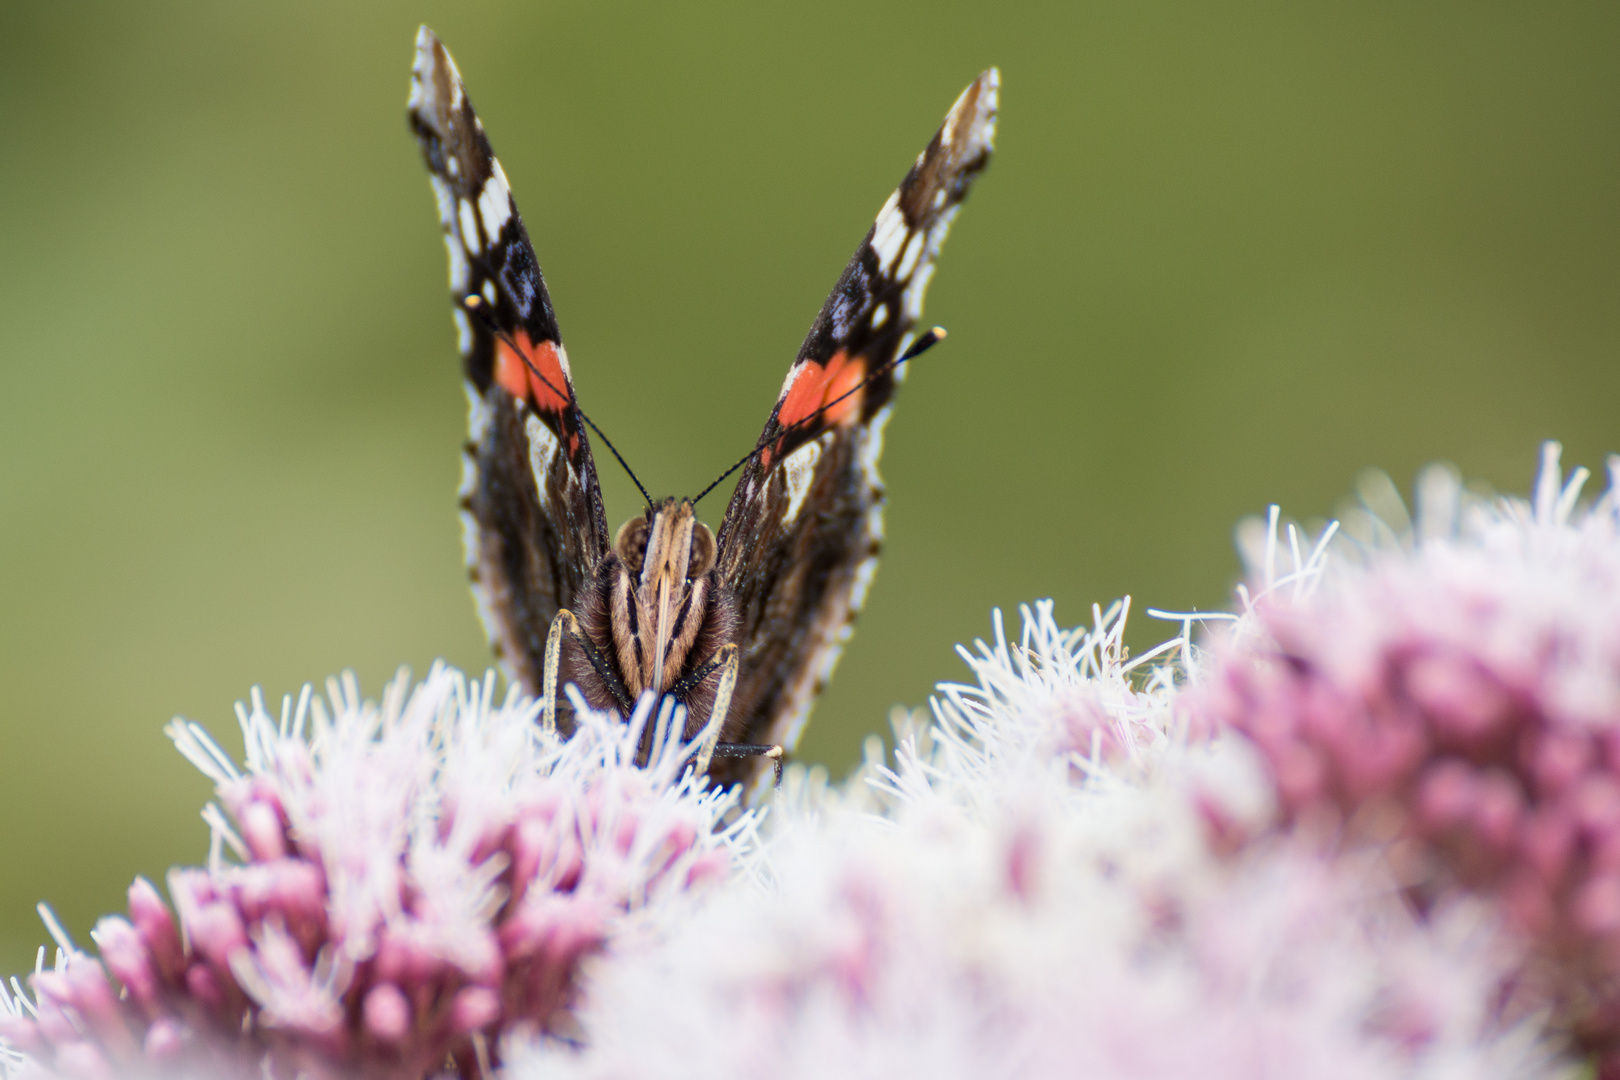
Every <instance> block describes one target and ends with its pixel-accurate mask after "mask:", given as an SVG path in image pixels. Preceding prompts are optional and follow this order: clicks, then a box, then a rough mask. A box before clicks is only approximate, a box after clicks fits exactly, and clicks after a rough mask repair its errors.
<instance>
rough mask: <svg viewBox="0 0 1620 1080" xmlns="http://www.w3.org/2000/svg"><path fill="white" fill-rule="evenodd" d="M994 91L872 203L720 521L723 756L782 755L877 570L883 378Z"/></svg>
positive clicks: (979, 139)
mask: <svg viewBox="0 0 1620 1080" xmlns="http://www.w3.org/2000/svg"><path fill="white" fill-rule="evenodd" d="M998 86H999V77H998V75H997V73H996V70H995V69H994V68H992V69H990V70H989V71H986V72H985V73H984V74H983V75H980V76H979V78H978V79H977V80H975V81H974V83H973V85H971V86H969V87H968V88H967V89H966V90H965V91H963V92H962V96H961V97H960V98H958V99H957V101H956V104H955V106H953V107H952V109H951V111H950V114H949V115H948V116H946V118H945V123H944V125H943V126H942V127H941V128H940V129H939V133H938V134H936V135H935V136H934V138H933V140H932V141H931V142H930V143H929V144H928V147H927V149H925V150H924V151H923V152H922V154H921V155H919V156H918V158H917V161H916V164H915V165H913V166H912V168H911V171H910V172H909V173H907V174H906V178H905V180H903V181H902V182H901V184H900V187H899V188H897V189H896V190H895V192H894V194H893V195H891V196H889V201H888V202H886V203H884V204H883V209H882V210H881V211H880V212H879V213H878V216H877V221H876V222H875V223H874V224H873V226H872V228H871V230H870V231H868V232H867V234H866V239H865V240H864V241H862V242H861V246H860V247H859V248H858V249H857V250H856V252H855V256H854V258H852V259H850V261H849V265H848V266H847V267H845V269H844V274H843V276H842V277H841V278H839V279H838V284H837V285H836V286H835V287H834V288H833V291H832V295H831V296H829V297H828V298H827V302H826V304H825V305H824V306H823V307H822V309H821V313H820V314H819V315H817V316H816V321H815V323H814V324H813V325H812V326H811V328H810V334H809V336H808V337H806V338H805V340H804V344H803V345H802V346H801V347H800V349H799V355H798V358H797V359H796V360H795V361H794V363H793V367H792V368H791V369H790V370H789V371H788V376H787V381H786V382H784V383H783V384H782V393H781V396H780V397H778V398H777V402H776V407H775V408H774V409H772V410H771V415H770V419H769V420H767V421H766V424H765V431H764V433H763V434H762V435H761V436H760V442H759V447H760V449H759V452H758V454H757V455H756V456H755V458H754V459H753V460H752V461H750V462H749V464H748V465H747V466H745V467H744V470H743V474H742V478H741V479H740V480H739V481H738V482H737V490H736V493H735V494H734V495H733V496H732V499H731V504H730V505H729V506H728V507H727V508H726V515H725V518H724V520H723V521H722V522H721V525H720V535H719V538H718V544H719V559H718V563H717V569H718V573H719V575H720V579H721V582H722V584H723V585H724V586H725V587H726V588H727V589H728V590H729V591H730V592H731V594H732V596H733V597H734V599H735V601H736V604H737V613H738V617H739V626H738V633H737V639H736V640H737V641H738V643H739V645H740V646H741V650H742V655H741V667H740V671H739V678H738V682H737V689H736V694H735V696H734V697H733V699H732V705H731V716H732V719H731V720H729V721H728V722H727V724H726V731H725V733H724V736H723V737H724V738H725V739H726V740H727V741H730V742H749V743H776V744H781V745H783V746H787V747H789V748H791V747H792V745H793V744H794V743H795V742H796V741H797V739H798V734H799V730H800V728H801V727H802V726H803V723H804V719H805V717H806V716H807V715H808V713H809V710H810V704H811V702H812V700H813V699H814V698H815V696H816V694H817V693H819V692H820V690H821V687H822V685H823V684H824V683H825V682H826V679H827V676H828V675H830V674H831V672H832V667H833V664H834V663H835V662H836V660H837V657H838V651H839V649H840V648H841V647H842V645H843V642H844V640H845V639H846V638H847V637H848V636H849V632H850V628H851V625H852V623H853V621H854V618H855V615H856V613H857V611H858V610H859V609H860V606H861V602H862V600H863V599H864V597H865V593H866V588H867V585H868V584H869V583H870V582H871V579H872V574H873V572H874V571H875V570H876V569H877V555H878V548H879V546H880V544H881V541H882V536H883V485H882V482H881V480H880V479H879V477H878V473H877V458H878V452H879V450H880V449H881V447H882V440H883V425H884V423H885V421H886V420H887V419H888V415H889V401H890V398H891V397H892V396H893V394H894V389H895V385H896V383H897V382H898V381H899V379H900V377H901V376H902V375H903V371H902V370H901V369H898V368H890V367H888V366H887V365H890V364H891V363H892V362H893V361H894V360H895V359H896V358H897V357H899V356H901V355H902V354H903V350H905V349H906V348H907V347H908V346H909V345H910V344H911V342H912V341H913V340H914V338H915V336H916V326H917V321H918V319H919V318H921V316H922V302H923V292H924V290H925V289H926V288H927V286H928V279H929V276H930V275H931V274H932V273H933V270H934V260H935V258H936V257H937V256H938V254H939V249H940V245H941V244H942V243H943V242H944V240H945V233H946V231H947V230H948V229H949V228H950V224H951V219H952V218H954V217H955V216H956V210H957V207H958V205H959V204H960V203H961V201H962V200H963V198H965V197H966V196H967V192H968V188H969V186H970V185H971V184H972V182H973V179H974V177H976V176H977V175H978V174H979V172H980V170H982V169H983V168H984V166H985V164H986V163H987V162H988V161H989V159H990V151H991V144H992V141H993V139H994V136H995V125H996V95H997V89H998ZM863 381H864V385H862V384H863ZM857 387H859V389H856V388H857ZM852 390H853V391H854V392H853V393H850V391H852ZM845 395H848V396H845ZM840 399H842V400H840ZM756 765H757V759H751V758H742V759H733V760H732V761H722V762H717V763H716V766H715V770H714V771H715V772H716V773H720V772H722V771H725V770H726V769H729V770H731V772H730V773H728V774H727V775H726V776H725V777H723V779H727V780H730V779H743V778H745V777H746V775H747V773H748V772H749V771H750V770H751V769H752V768H753V767H755V766H756Z"/></svg>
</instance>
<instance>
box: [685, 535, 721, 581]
mask: <svg viewBox="0 0 1620 1080" xmlns="http://www.w3.org/2000/svg"><path fill="white" fill-rule="evenodd" d="M714 555H715V550H714V533H712V532H710V531H709V527H708V526H707V525H705V524H703V522H701V521H694V522H692V561H691V562H690V563H688V564H687V567H686V576H687V578H688V580H695V579H697V578H700V577H702V576H703V575H704V574H707V573H708V572H709V571H710V570H712V569H713V568H714Z"/></svg>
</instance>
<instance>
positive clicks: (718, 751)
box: [714, 742, 787, 784]
mask: <svg viewBox="0 0 1620 1080" xmlns="http://www.w3.org/2000/svg"><path fill="white" fill-rule="evenodd" d="M786 753H787V751H785V750H783V749H782V747H780V746H760V745H758V744H756V743H736V742H723V743H716V744H715V747H714V756H715V757H763V758H769V759H770V762H771V768H772V771H774V772H775V774H776V782H777V783H778V784H780V783H781V782H782V758H783V757H784V756H786Z"/></svg>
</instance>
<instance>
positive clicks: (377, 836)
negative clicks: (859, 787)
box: [0, 669, 730, 1077]
mask: <svg viewBox="0 0 1620 1080" xmlns="http://www.w3.org/2000/svg"><path fill="white" fill-rule="evenodd" d="M481 689H482V691H483V692H482V694H480V692H479V691H480V688H479V687H472V688H470V689H469V688H468V687H467V686H466V685H465V684H464V683H462V682H461V680H460V677H459V676H457V675H455V674H454V673H452V672H448V671H446V670H444V669H436V670H435V671H434V672H433V673H432V674H431V675H430V676H429V678H428V679H427V680H426V682H424V683H423V684H422V685H421V686H420V687H418V688H416V690H415V691H414V692H412V693H411V694H410V695H409V696H408V697H407V696H406V695H405V693H404V686H403V683H402V682H401V683H396V684H395V686H394V687H392V688H391V690H390V696H389V698H388V699H387V700H385V703H384V707H383V708H382V709H381V710H378V709H376V708H375V707H372V706H370V705H369V704H367V703H364V702H362V701H360V699H359V695H358V693H357V692H356V691H355V690H354V688H353V687H352V685H350V686H343V685H338V686H334V688H333V706H334V711H335V713H336V716H335V718H333V719H323V718H319V717H318V718H317V719H318V723H317V724H316V725H315V726H316V728H317V730H316V732H315V733H314V734H313V735H312V736H311V737H310V738H308V739H306V738H304V737H302V735H301V734H300V733H299V732H298V731H296V730H289V728H292V729H297V728H301V727H302V726H303V725H302V722H301V721H300V722H296V723H294V724H291V725H289V724H288V723H287V722H286V719H285V718H284V719H283V722H282V723H281V724H280V725H279V729H277V726H276V725H273V724H271V723H270V722H269V720H268V718H267V717H265V716H264V715H263V710H262V707H260V705H259V703H258V702H257V700H256V701H255V706H256V708H255V710H254V713H253V715H251V716H247V715H246V714H244V731H245V733H246V734H247V736H248V743H249V747H250V751H249V766H250V768H249V771H248V772H247V773H245V774H242V773H236V774H234V775H233V770H228V769H227V768H226V767H225V762H224V757H223V752H221V751H219V750H218V747H217V746H214V745H213V744H212V743H211V741H207V742H205V741H202V740H203V737H202V736H201V735H200V733H199V732H198V731H197V729H195V728H192V727H189V726H187V725H181V726H179V727H178V728H177V729H175V733H176V735H177V740H178V741H180V742H181V745H182V749H183V750H185V751H186V752H187V753H188V756H191V757H193V759H194V760H198V759H201V760H202V761H204V762H205V763H207V764H208V765H209V766H211V767H212V771H213V772H214V774H215V775H216V779H217V780H218V781H219V784H218V789H217V790H218V794H219V797H220V803H221V806H222V807H223V815H221V814H219V813H214V814H213V815H212V817H213V824H214V829H215V836H216V839H217V840H219V841H220V842H222V843H225V844H228V845H229V846H231V847H232V848H234V849H236V852H237V854H238V855H239V860H238V861H234V862H228V861H226V860H224V859H223V858H219V857H216V858H215V859H213V860H211V865H210V866H209V867H208V868H206V869H202V868H193V869H182V870H176V871H174V872H172V873H171V875H170V877H169V893H170V896H171V897H172V899H173V904H174V907H173V911H171V910H170V908H169V907H168V906H167V905H165V904H164V902H163V900H162V898H161V897H160V896H159V894H158V891H157V889H155V888H154V887H153V886H152V884H151V883H150V882H148V881H146V880H145V879H137V880H136V882H135V884H134V885H133V886H132V887H131V889H130V892H129V918H128V919H123V918H118V917H108V918H104V919H102V920H101V922H100V923H99V925H98V926H97V927H96V929H95V931H94V935H93V936H94V939H95V941H96V943H97V945H98V946H99V949H100V955H101V963H100V964H98V963H97V962H96V961H95V960H93V959H91V958H90V957H89V956H87V955H85V954H83V953H79V952H77V951H74V950H72V949H71V945H70V944H69V947H68V948H67V949H66V950H65V955H64V956H63V957H62V959H61V960H60V961H59V962H58V964H57V967H56V969H55V970H45V971H40V972H37V973H36V974H35V975H34V976H33V978H32V989H33V991H34V998H35V1000H34V1001H33V1002H32V1003H31V1004H27V1005H26V1007H23V1008H20V1009H17V1010H16V1011H15V1012H14V1013H13V1015H11V1016H10V1017H8V1018H6V1019H5V1020H4V1021H3V1022H0V1034H3V1036H4V1037H5V1039H6V1040H8V1041H9V1042H10V1043H11V1044H12V1046H13V1047H14V1048H15V1049H18V1050H21V1051H23V1052H24V1053H26V1054H28V1055H29V1056H31V1057H32V1058H34V1059H35V1060H36V1061H38V1062H39V1063H41V1064H44V1065H46V1066H47V1067H49V1068H51V1069H53V1070H54V1071H56V1072H58V1073H64V1074H72V1075H78V1076H91V1077H99V1076H105V1075H108V1074H109V1073H110V1072H115V1071H116V1072H127V1071H130V1070H142V1069H158V1068H161V1069H162V1071H163V1072H164V1073H165V1075H173V1074H181V1075H207V1076H213V1077H218V1076H230V1075H243V1076H246V1075H254V1076H267V1077H281V1076H286V1077H292V1076H300V1075H301V1076H314V1077H323V1076H373V1077H420V1076H426V1075H429V1074H433V1073H437V1072H440V1071H445V1070H448V1071H450V1072H458V1073H460V1074H461V1075H464V1076H469V1077H470V1076H473V1075H478V1074H480V1073H482V1072H486V1071H487V1069H488V1068H489V1066H490V1064H491V1062H492V1060H494V1059H496V1058H498V1054H499V1050H500V1041H501V1039H502V1038H504V1037H505V1036H507V1035H509V1034H512V1033H516V1032H521V1033H525V1034H527V1035H531V1036H532V1035H537V1034H544V1033H548V1032H549V1033H559V1032H560V1033H563V1034H567V1033H569V1032H570V1031H571V1026H570V1025H571V1021H570V1019H569V1012H568V1010H569V1007H570V1005H571V1004H572V1002H573V997H574V994H575V991H576V985H577V980H578V975H579V967H580V962H581V960H582V959H583V958H585V957H587V956H589V955H591V954H593V953H596V952H598V951H600V950H602V949H603V948H604V947H605V946H606V945H607V944H608V943H609V942H610V940H611V939H612V938H613V937H614V935H615V934H618V933H623V932H625V931H626V929H627V927H628V926H629V925H630V922H632V921H633V918H634V915H635V913H637V912H638V911H641V910H643V909H646V908H648V907H649V906H654V905H657V904H658V903H660V902H667V901H668V900H670V899H672V898H678V897H679V896H680V895H681V894H683V893H685V892H687V891H688V890H689V889H691V887H692V886H694V885H695V884H697V883H699V882H702V881H705V880H708V879H712V878H716V877H723V876H724V875H725V874H726V872H727V871H728V869H729V866H730V859H729V857H728V854H727V852H726V850H725V845H726V842H727V840H726V837H727V835H728V834H727V833H726V832H725V831H724V830H721V831H718V832H717V831H716V828H715V826H716V823H717V821H718V816H717V815H719V814H720V813H721V812H723V811H724V810H725V809H726V807H727V806H728V805H729V802H728V800H726V799H725V798H724V797H721V796H716V795H711V794H708V793H706V792H704V791H703V790H702V788H701V784H700V783H699V782H696V781H693V780H692V779H691V777H690V774H689V773H688V774H687V775H686V777H685V778H684V779H682V778H681V773H680V771H679V769H680V766H681V764H682V760H681V758H680V757H679V756H678V755H676V754H672V753H667V754H665V755H663V758H662V760H661V761H660V762H655V764H654V767H652V768H649V769H639V768H637V767H636V766H635V764H634V754H635V749H636V744H635V743H634V742H633V741H632V739H631V736H632V734H633V731H632V725H626V724H624V723H622V722H619V721H617V720H616V719H612V720H609V719H606V718H600V719H592V718H590V717H589V716H588V715H587V716H586V721H585V723H583V724H582V725H581V727H580V731H579V734H578V736H577V737H576V738H575V739H574V740H573V741H571V742H569V743H566V744H559V743H558V742H557V741H556V740H555V738H551V737H547V736H544V735H542V734H541V733H540V732H539V730H538V728H537V727H536V725H535V723H534V718H533V709H532V708H526V707H522V703H519V702H517V701H516V699H511V700H509V701H508V702H507V704H506V706H504V707H492V706H491V705H490V703H489V700H488V693H489V689H490V686H489V684H487V683H486V684H485V685H484V686H483V687H482V688H481ZM301 711H302V709H301ZM319 711H320V710H317V712H319ZM255 766H256V767H255ZM103 964H104V965H105V971H104V970H103V967H102V965H103ZM109 976H110V978H109ZM13 1004H24V1003H22V1002H14V1003H13Z"/></svg>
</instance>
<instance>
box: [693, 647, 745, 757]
mask: <svg viewBox="0 0 1620 1080" xmlns="http://www.w3.org/2000/svg"><path fill="white" fill-rule="evenodd" d="M715 665H718V666H719V668H720V685H719V686H718V687H716V688H715V692H714V708H713V709H712V710H710V712H709V722H708V723H707V724H705V725H704V727H703V731H702V732H701V733H700V734H699V735H698V739H699V743H698V756H697V771H698V773H699V774H702V773H706V772H708V771H709V759H711V758H712V757H714V748H715V747H716V746H718V745H720V729H721V728H722V727H724V726H725V723H726V713H728V712H730V711H731V694H732V692H733V691H734V690H736V689H737V646H736V645H727V646H725V647H724V648H722V649H721V650H720V655H719V657H718V658H717V659H716V660H715V661H714V663H712V664H706V665H704V666H705V668H713V667H714V666H715ZM706 675H707V672H706V671H705V676H706Z"/></svg>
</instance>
